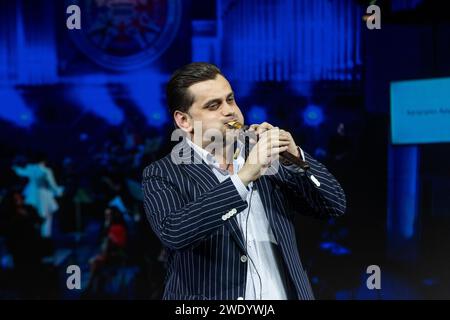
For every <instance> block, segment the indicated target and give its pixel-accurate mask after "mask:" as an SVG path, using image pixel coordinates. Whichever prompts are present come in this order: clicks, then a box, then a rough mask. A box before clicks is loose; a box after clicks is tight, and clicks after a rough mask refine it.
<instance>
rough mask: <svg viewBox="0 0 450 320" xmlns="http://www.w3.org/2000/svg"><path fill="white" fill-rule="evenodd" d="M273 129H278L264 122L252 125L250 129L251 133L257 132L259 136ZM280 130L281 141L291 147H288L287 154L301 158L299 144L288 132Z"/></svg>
mask: <svg viewBox="0 0 450 320" xmlns="http://www.w3.org/2000/svg"><path fill="white" fill-rule="evenodd" d="M273 128H276V127H274V126H273V125H271V124H270V123H267V122H263V123H261V124H252V125H251V126H250V127H249V131H254V132H256V134H257V135H260V134H262V133H263V132H265V131H268V130H270V129H273ZM279 130H280V140H281V141H289V146H288V149H287V152H289V153H291V154H293V155H294V156H296V157H298V158H300V151H299V150H298V148H297V144H296V143H295V141H294V138H292V135H291V134H290V133H289V132H288V131H286V130H283V129H279Z"/></svg>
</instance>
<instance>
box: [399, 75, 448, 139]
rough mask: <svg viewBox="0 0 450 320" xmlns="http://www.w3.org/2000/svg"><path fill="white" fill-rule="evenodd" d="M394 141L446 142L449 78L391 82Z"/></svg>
mask: <svg viewBox="0 0 450 320" xmlns="http://www.w3.org/2000/svg"><path fill="white" fill-rule="evenodd" d="M391 134H392V136H391V137H392V143H394V144H416V143H433V142H450V78H436V79H424V80H412V81H398V82H392V83H391Z"/></svg>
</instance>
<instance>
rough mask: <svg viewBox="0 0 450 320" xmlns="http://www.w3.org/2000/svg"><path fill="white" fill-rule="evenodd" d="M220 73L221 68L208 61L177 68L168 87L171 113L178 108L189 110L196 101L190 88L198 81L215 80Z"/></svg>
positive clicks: (183, 110)
mask: <svg viewBox="0 0 450 320" xmlns="http://www.w3.org/2000/svg"><path fill="white" fill-rule="evenodd" d="M218 74H220V75H222V73H221V72H220V69H219V68H218V67H217V66H215V65H213V64H211V63H206V62H193V63H190V64H187V65H185V66H183V67H181V68H180V69H178V70H176V71H175V72H174V73H173V74H172V77H171V78H170V80H169V82H168V83H167V87H166V97H167V105H168V107H169V112H170V114H171V115H173V113H174V112H175V111H176V110H179V111H181V112H187V111H188V110H189V108H190V107H191V106H192V104H193V103H194V97H193V96H192V94H190V93H189V91H188V88H189V87H190V86H192V85H193V84H196V83H198V82H202V81H206V80H214V79H215V78H216V77H217V75H218Z"/></svg>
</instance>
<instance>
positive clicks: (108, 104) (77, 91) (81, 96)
mask: <svg viewBox="0 0 450 320" xmlns="http://www.w3.org/2000/svg"><path fill="white" fill-rule="evenodd" d="M72 94H73V96H74V100H75V101H78V103H79V104H80V105H81V107H83V108H84V109H85V110H86V111H88V112H92V113H94V114H96V115H97V116H99V117H101V118H103V119H105V120H106V121H107V122H108V123H109V124H111V125H119V124H120V123H122V121H123V118H124V115H123V111H122V110H121V109H119V108H118V107H117V105H116V104H115V102H114V100H113V99H112V97H111V95H110V93H109V92H108V89H107V88H106V86H105V85H96V86H92V85H79V86H76V87H74V88H73V91H72Z"/></svg>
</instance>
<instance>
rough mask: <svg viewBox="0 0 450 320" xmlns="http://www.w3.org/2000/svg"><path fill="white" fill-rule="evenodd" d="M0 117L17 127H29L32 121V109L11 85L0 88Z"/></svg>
mask: <svg viewBox="0 0 450 320" xmlns="http://www.w3.org/2000/svg"><path fill="white" fill-rule="evenodd" d="M0 101H1V102H2V107H1V108H0V118H2V119H4V120H7V121H9V122H12V123H14V124H15V125H17V126H19V127H24V128H26V127H29V126H31V125H32V124H33V122H34V116H33V113H32V111H31V110H30V109H29V108H28V107H27V106H26V104H25V102H24V101H23V99H22V97H21V96H20V94H19V92H17V91H16V90H15V89H14V88H12V87H6V88H1V89H0Z"/></svg>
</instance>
